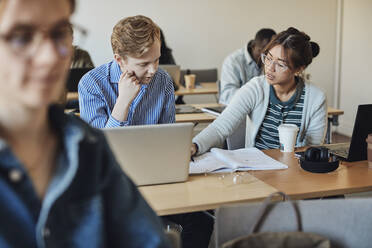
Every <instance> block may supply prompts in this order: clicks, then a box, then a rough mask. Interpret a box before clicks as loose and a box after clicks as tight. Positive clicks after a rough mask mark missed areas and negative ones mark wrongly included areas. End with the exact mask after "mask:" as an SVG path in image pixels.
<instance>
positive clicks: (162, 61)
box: [159, 29, 185, 104]
mask: <svg viewBox="0 0 372 248" xmlns="http://www.w3.org/2000/svg"><path fill="white" fill-rule="evenodd" d="M160 40H161V46H160V58H159V65H175V64H176V61H175V60H174V57H173V55H172V49H170V48H169V47H168V46H167V43H166V42H165V37H164V34H163V31H162V30H161V29H160ZM173 87H174V90H175V91H176V90H178V89H179V85H178V84H177V83H176V82H174V81H173ZM175 102H176V104H185V102H184V101H183V96H178V97H177V99H176V101H175Z"/></svg>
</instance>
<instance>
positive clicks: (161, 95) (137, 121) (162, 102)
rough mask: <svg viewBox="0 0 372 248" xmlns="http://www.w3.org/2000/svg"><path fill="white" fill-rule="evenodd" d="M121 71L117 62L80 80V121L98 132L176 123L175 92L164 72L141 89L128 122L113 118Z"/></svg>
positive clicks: (108, 64) (159, 71) (158, 72)
mask: <svg viewBox="0 0 372 248" xmlns="http://www.w3.org/2000/svg"><path fill="white" fill-rule="evenodd" d="M120 75H121V70H120V67H119V65H118V63H117V62H116V61H114V60H113V61H111V62H109V63H107V64H104V65H101V66H100V67H97V68H95V69H93V70H91V71H89V72H88V73H87V74H85V75H84V77H83V78H82V79H81V80H80V82H79V86H78V91H79V105H80V117H81V118H82V119H83V120H85V121H86V122H87V123H89V124H90V125H91V126H93V127H96V128H104V127H121V126H130V125H146V124H161V123H173V122H175V103H174V88H173V83H172V79H171V78H170V77H169V75H168V74H167V73H166V72H164V71H163V70H161V69H158V71H157V72H156V73H155V75H154V77H153V78H152V79H151V81H150V83H149V84H143V85H141V89H140V91H139V93H138V95H137V96H136V97H135V99H134V100H133V102H132V104H131V105H130V106H129V110H128V117H127V120H126V121H122V122H121V121H118V120H116V119H115V118H114V117H113V116H112V115H111V113H112V110H113V108H114V106H115V103H116V99H117V97H118V93H119V91H118V82H119V80H120Z"/></svg>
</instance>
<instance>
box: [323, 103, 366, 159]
mask: <svg viewBox="0 0 372 248" xmlns="http://www.w3.org/2000/svg"><path fill="white" fill-rule="evenodd" d="M370 133H372V104H365V105H359V106H358V112H357V114H356V118H355V122H354V129H353V134H352V136H351V142H350V144H348V143H345V144H341V145H338V144H334V145H330V146H329V149H330V153H332V154H334V155H336V156H338V157H340V158H341V159H344V160H346V161H349V162H354V161H361V160H366V159H367V143H366V138H367V136H368V134H370ZM327 147H328V146H327Z"/></svg>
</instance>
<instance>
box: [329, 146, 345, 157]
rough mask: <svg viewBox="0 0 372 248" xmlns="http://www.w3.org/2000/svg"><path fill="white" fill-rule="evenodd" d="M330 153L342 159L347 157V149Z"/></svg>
mask: <svg viewBox="0 0 372 248" xmlns="http://www.w3.org/2000/svg"><path fill="white" fill-rule="evenodd" d="M330 153H332V154H334V155H336V156H339V157H342V158H347V157H348V156H349V148H339V149H334V150H333V149H332V150H330Z"/></svg>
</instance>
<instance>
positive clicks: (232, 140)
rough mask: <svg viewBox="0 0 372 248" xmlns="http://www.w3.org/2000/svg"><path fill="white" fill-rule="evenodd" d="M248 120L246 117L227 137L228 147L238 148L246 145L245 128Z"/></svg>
mask: <svg viewBox="0 0 372 248" xmlns="http://www.w3.org/2000/svg"><path fill="white" fill-rule="evenodd" d="M246 125H247V120H246V119H244V120H243V121H242V122H241V123H240V125H239V127H238V128H237V129H236V130H235V132H234V133H233V134H231V135H230V136H229V137H227V139H226V143H227V149H229V150H236V149H240V148H244V147H245V129H246Z"/></svg>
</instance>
